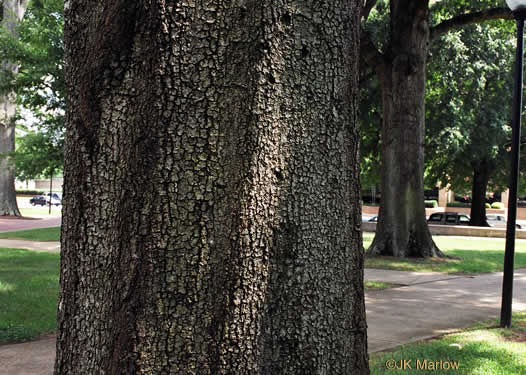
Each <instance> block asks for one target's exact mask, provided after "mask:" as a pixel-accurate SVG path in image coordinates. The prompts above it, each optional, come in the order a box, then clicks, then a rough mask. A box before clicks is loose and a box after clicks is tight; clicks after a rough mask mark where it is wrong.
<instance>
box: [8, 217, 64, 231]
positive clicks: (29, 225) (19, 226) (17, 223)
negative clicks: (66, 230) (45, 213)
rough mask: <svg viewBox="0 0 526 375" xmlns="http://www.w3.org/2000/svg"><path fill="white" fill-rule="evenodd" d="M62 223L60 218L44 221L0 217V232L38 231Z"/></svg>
mask: <svg viewBox="0 0 526 375" xmlns="http://www.w3.org/2000/svg"><path fill="white" fill-rule="evenodd" d="M61 222H62V218H61V217H51V218H46V219H26V218H12V217H9V218H7V217H5V216H0V232H11V231H17V230H26V229H38V228H49V227H58V226H60V224H61Z"/></svg>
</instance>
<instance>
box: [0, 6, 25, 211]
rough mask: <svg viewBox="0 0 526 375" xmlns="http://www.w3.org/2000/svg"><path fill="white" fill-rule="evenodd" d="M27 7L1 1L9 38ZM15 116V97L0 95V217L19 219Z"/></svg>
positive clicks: (2, 14)
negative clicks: (9, 33)
mask: <svg viewBox="0 0 526 375" xmlns="http://www.w3.org/2000/svg"><path fill="white" fill-rule="evenodd" d="M26 3H27V1H20V0H3V1H2V2H1V3H0V8H1V10H2V13H1V14H0V20H1V24H2V26H3V27H5V28H6V29H7V30H9V31H10V32H11V33H12V34H14V33H15V27H16V24H17V23H18V22H19V21H20V20H21V19H22V17H23V15H24V12H25V8H26ZM0 64H2V65H3V66H4V67H7V68H8V69H11V70H13V71H14V72H16V70H17V68H16V66H13V65H11V64H9V62H7V61H0ZM15 112H16V104H15V98H14V95H0V216H6V215H8V216H20V211H19V210H18V205H17V203H16V193H15V170H14V166H13V163H12V161H11V160H10V158H9V157H8V155H9V153H12V152H14V151H15V123H14V121H13V120H12V118H13V116H14V115H15Z"/></svg>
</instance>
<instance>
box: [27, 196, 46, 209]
mask: <svg viewBox="0 0 526 375" xmlns="http://www.w3.org/2000/svg"><path fill="white" fill-rule="evenodd" d="M47 202H48V201H47V197H44V196H43V195H39V196H37V197H33V198H31V199H30V200H29V203H31V205H33V206H36V205H37V204H38V205H39V206H45V205H46V204H47Z"/></svg>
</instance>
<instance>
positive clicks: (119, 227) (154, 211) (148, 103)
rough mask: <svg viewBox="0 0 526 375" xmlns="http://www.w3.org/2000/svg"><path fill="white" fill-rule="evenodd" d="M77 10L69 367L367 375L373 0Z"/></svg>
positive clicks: (64, 335) (103, 4)
mask: <svg viewBox="0 0 526 375" xmlns="http://www.w3.org/2000/svg"><path fill="white" fill-rule="evenodd" d="M66 4H67V6H66V30H65V40H66V46H67V48H66V51H67V52H66V62H67V63H66V67H67V69H66V77H67V78H66V79H67V87H68V104H69V109H68V111H67V139H66V146H65V153H66V158H65V159H66V160H65V172H64V177H65V185H64V202H65V203H64V208H63V224H62V265H61V282H60V283H61V291H60V302H59V312H58V318H59V323H58V325H59V333H58V340H57V358H56V364H55V374H89V375H93V374H163V373H173V374H214V375H215V374H240V375H243V374H268V375H270V374H272V375H279V374H283V375H284V374H342V375H348V374H354V373H355V374H365V373H368V361H367V350H366V349H367V348H366V346H367V344H366V329H365V327H366V325H365V309H364V300H363V259H362V258H363V255H362V251H361V232H360V223H361V215H360V207H359V204H358V202H359V191H360V189H359V181H358V176H359V173H358V142H359V134H358V129H357V118H356V99H357V47H358V46H357V45H358V22H359V12H360V9H359V6H358V2H357V1H351V0H323V1H300V2H296V3H294V4H291V3H289V2H287V1H281V0H262V1H250V0H240V1H235V2H217V1H212V0H207V1H201V2H198V3H197V2H193V1H188V2H175V3H165V2H163V1H149V2H143V1H138V2H129V1H124V0H120V1H109V0H106V1H93V0H92V1H80V0H72V1H69V2H67V3H66Z"/></svg>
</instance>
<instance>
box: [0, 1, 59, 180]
mask: <svg viewBox="0 0 526 375" xmlns="http://www.w3.org/2000/svg"><path fill="white" fill-rule="evenodd" d="M63 14H64V3H63V0H46V1H42V0H33V1H31V3H30V4H29V7H28V9H27V11H26V13H25V15H24V18H23V20H22V22H21V23H20V25H19V27H18V28H17V35H18V38H14V37H13V36H12V35H11V34H10V33H9V32H8V31H7V30H0V54H2V55H3V56H4V57H5V59H6V60H8V61H10V62H11V63H14V64H16V65H17V66H19V69H18V72H17V74H14V73H13V72H12V70H6V71H3V72H2V73H1V74H0V92H15V93H16V94H17V101H18V104H19V105H20V106H22V107H23V108H25V109H28V110H30V111H31V114H32V119H31V122H32V124H31V127H30V128H26V127H24V126H22V129H23V133H24V134H23V135H21V136H20V135H19V136H18V137H17V146H16V152H15V154H14V158H15V161H16V171H17V177H18V178H20V179H22V180H25V179H30V178H35V177H39V176H41V175H45V176H50V175H51V174H53V173H56V172H57V171H59V170H61V169H62V165H63V156H62V149H63V143H64V122H65V121H64V112H65V105H66V103H65V83H64V63H63V60H64V44H63V39H64V38H63V29H64V17H63Z"/></svg>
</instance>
